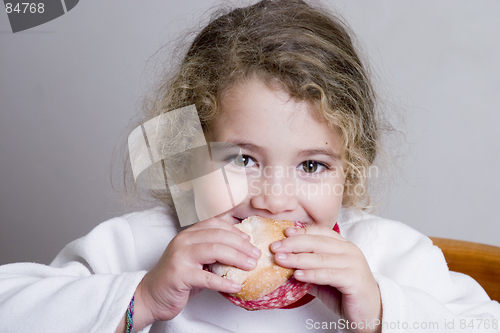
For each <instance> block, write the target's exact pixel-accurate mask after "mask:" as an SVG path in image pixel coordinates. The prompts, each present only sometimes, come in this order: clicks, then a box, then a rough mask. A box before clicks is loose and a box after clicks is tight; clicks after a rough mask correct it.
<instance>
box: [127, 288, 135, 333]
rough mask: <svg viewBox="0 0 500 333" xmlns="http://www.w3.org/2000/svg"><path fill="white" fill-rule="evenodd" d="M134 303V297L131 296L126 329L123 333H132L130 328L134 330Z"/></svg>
mask: <svg viewBox="0 0 500 333" xmlns="http://www.w3.org/2000/svg"><path fill="white" fill-rule="evenodd" d="M134 302H135V296H132V300H131V301H130V304H129V305H128V308H127V315H126V321H127V327H126V329H125V333H132V328H134Z"/></svg>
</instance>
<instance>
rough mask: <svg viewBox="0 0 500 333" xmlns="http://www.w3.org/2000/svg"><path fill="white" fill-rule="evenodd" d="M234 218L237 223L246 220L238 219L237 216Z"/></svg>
mask: <svg viewBox="0 0 500 333" xmlns="http://www.w3.org/2000/svg"><path fill="white" fill-rule="evenodd" d="M233 218H234V219H235V220H236V221H238V222H237V223H241V222H242V221H243V220H244V219H242V218H239V217H236V216H233Z"/></svg>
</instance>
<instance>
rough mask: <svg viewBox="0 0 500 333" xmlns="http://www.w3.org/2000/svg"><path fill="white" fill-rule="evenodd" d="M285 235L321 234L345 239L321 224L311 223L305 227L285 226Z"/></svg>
mask: <svg viewBox="0 0 500 333" xmlns="http://www.w3.org/2000/svg"><path fill="white" fill-rule="evenodd" d="M285 235H286V236H287V237H292V236H298V235H318V236H319V235H322V236H328V237H331V238H335V239H338V240H342V241H347V240H346V239H345V238H344V237H342V236H340V235H339V234H338V233H337V232H336V231H334V230H332V229H329V228H327V227H323V226H317V225H311V226H307V227H306V228H287V229H286V230H285Z"/></svg>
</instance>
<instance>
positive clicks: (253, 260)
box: [247, 257, 257, 265]
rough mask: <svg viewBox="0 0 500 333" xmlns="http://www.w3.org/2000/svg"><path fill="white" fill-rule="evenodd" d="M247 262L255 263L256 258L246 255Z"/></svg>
mask: <svg viewBox="0 0 500 333" xmlns="http://www.w3.org/2000/svg"><path fill="white" fill-rule="evenodd" d="M247 262H248V263H249V264H252V265H255V264H256V263H257V260H255V259H254V258H250V257H248V258H247Z"/></svg>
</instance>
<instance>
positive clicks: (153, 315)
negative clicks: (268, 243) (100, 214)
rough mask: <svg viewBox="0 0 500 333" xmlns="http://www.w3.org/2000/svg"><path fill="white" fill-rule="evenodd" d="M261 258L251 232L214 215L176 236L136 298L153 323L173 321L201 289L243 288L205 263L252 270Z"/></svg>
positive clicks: (234, 290) (140, 286) (228, 290)
mask: <svg viewBox="0 0 500 333" xmlns="http://www.w3.org/2000/svg"><path fill="white" fill-rule="evenodd" d="M259 257H260V251H259V250H258V249H257V248H256V247H254V246H253V245H252V244H250V241H249V236H248V235H247V234H245V233H244V232H242V231H240V230H238V229H237V228H235V227H234V225H232V224H231V223H228V222H226V221H224V220H221V219H219V218H211V219H208V220H205V221H203V222H199V223H196V224H195V225H193V226H192V227H190V228H188V229H186V230H184V231H182V232H180V233H179V234H178V235H177V236H175V237H174V239H172V241H171V242H170V243H169V245H168V246H167V248H166V249H165V252H164V253H163V255H162V257H161V258H160V260H159V261H158V263H157V264H156V265H155V266H154V267H153V269H152V270H151V271H150V272H148V273H147V274H146V276H145V277H144V279H143V280H142V281H141V283H140V284H139V287H138V288H137V291H136V298H137V294H138V293H139V298H140V299H141V302H142V303H143V304H144V306H145V307H146V308H147V309H148V310H149V312H148V314H149V315H150V319H149V320H147V321H149V323H151V322H152V321H157V320H170V319H172V318H174V317H175V316H177V314H179V312H180V311H181V310H182V309H183V308H184V306H185V305H186V303H187V301H188V300H189V298H190V296H193V294H194V293H196V291H199V289H202V288H206V289H212V290H216V291H222V292H226V293H235V292H238V291H239V290H240V289H241V286H240V285H238V284H236V283H234V282H232V281H231V280H229V279H225V278H222V277H220V276H217V275H215V274H213V273H210V272H208V271H205V270H203V265H204V264H212V263H214V262H216V261H218V262H220V263H223V264H226V265H232V266H236V267H239V268H241V269H244V270H252V269H254V268H255V265H256V260H257V259H258V258H259ZM136 312H137V311H136ZM149 323H145V325H146V326H147V325H148V324H149ZM134 329H135V325H134Z"/></svg>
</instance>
